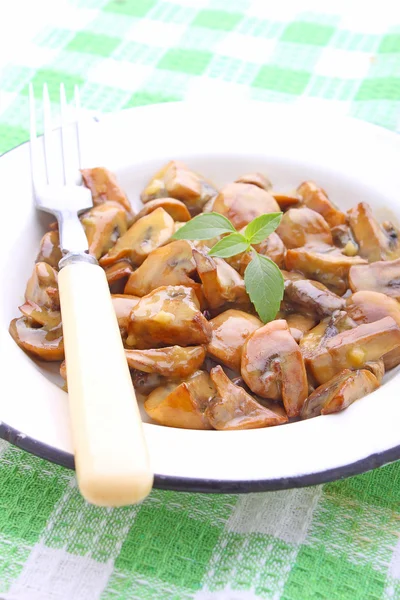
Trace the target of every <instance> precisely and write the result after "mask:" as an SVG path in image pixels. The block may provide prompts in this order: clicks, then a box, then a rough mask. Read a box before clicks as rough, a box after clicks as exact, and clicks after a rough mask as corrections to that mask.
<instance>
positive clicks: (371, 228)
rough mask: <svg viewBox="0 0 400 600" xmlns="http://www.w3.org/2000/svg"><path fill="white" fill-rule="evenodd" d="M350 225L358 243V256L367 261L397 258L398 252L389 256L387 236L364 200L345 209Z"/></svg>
mask: <svg viewBox="0 0 400 600" xmlns="http://www.w3.org/2000/svg"><path fill="white" fill-rule="evenodd" d="M347 214H348V215H349V223H350V227H351V229H352V231H353V234H354V237H355V239H356V242H357V243H358V245H359V249H360V250H359V253H360V256H362V257H363V258H366V259H367V260H368V262H375V261H377V260H385V259H387V258H398V256H399V255H398V253H397V255H395V256H391V257H390V254H391V250H390V246H389V237H388V235H387V234H386V232H385V231H384V230H383V229H382V228H381V226H380V225H379V223H378V221H377V220H376V219H375V217H374V216H373V214H372V210H371V207H370V206H369V204H367V203H366V202H360V203H359V204H357V206H354V207H353V208H351V209H350V210H348V211H347Z"/></svg>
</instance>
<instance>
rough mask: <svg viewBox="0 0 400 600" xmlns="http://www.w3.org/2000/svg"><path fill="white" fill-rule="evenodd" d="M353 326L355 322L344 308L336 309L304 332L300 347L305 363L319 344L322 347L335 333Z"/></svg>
mask: <svg viewBox="0 0 400 600" xmlns="http://www.w3.org/2000/svg"><path fill="white" fill-rule="evenodd" d="M354 327H357V323H356V322H355V321H354V320H353V319H352V318H351V317H350V316H349V315H348V314H347V313H346V312H345V311H344V310H338V311H335V312H334V313H332V315H331V316H330V317H328V318H326V319H324V320H323V321H321V322H320V323H318V325H316V326H315V327H314V328H313V329H311V330H310V331H308V332H307V333H305V334H304V336H303V337H302V339H301V340H300V348H301V352H302V354H303V358H304V359H305V361H306V364H308V359H309V358H311V357H312V356H314V354H315V351H316V349H317V348H318V347H319V346H321V347H323V346H324V345H325V344H326V342H327V341H328V340H329V339H331V338H332V337H335V335H338V334H339V333H342V332H343V331H348V330H349V329H354Z"/></svg>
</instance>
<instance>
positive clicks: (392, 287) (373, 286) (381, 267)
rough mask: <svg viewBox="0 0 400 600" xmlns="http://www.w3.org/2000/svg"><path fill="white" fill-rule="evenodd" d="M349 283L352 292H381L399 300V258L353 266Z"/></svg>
mask: <svg viewBox="0 0 400 600" xmlns="http://www.w3.org/2000/svg"><path fill="white" fill-rule="evenodd" d="M349 283H350V288H351V289H352V291H353V292H358V291H360V290H369V291H371V292H382V293H383V294H386V295H387V296H390V297H391V298H395V299H396V300H399V301H400V258H398V259H397V260H390V261H384V260H383V261H379V262H374V263H372V264H371V265H360V266H358V265H357V266H353V267H351V269H350V272H349Z"/></svg>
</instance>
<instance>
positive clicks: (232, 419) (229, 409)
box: [205, 365, 287, 431]
mask: <svg viewBox="0 0 400 600" xmlns="http://www.w3.org/2000/svg"><path fill="white" fill-rule="evenodd" d="M211 379H212V381H213V383H214V385H215V387H216V388H217V394H218V395H217V396H215V397H214V398H213V399H212V400H211V401H210V403H209V405H208V407H207V408H206V411H205V414H206V416H207V417H208V419H209V421H210V423H211V425H212V426H213V427H214V429H218V430H221V431H227V430H235V429H259V428H261V427H271V426H273V425H281V424H282V423H286V422H287V417H286V418H285V417H284V416H282V415H279V414H278V413H276V412H273V411H272V410H269V409H268V408H265V407H264V406H262V405H261V404H259V403H258V402H257V401H256V400H255V399H254V398H253V397H252V396H250V394H248V393H247V392H246V391H245V390H244V389H243V388H242V387H240V386H238V385H235V384H234V383H232V381H231V380H230V379H229V377H227V376H226V375H225V373H224V371H223V369H222V367H221V366H220V365H218V366H217V367H215V368H214V369H212V370H211Z"/></svg>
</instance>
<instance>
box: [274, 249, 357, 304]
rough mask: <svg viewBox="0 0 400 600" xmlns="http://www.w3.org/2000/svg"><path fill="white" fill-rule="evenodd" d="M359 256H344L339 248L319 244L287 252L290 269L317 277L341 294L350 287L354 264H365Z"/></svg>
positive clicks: (287, 262) (312, 277)
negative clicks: (349, 281) (349, 278)
mask: <svg viewBox="0 0 400 600" xmlns="http://www.w3.org/2000/svg"><path fill="white" fill-rule="evenodd" d="M365 263H366V261H365V260H364V259H363V258H360V257H359V256H344V255H343V254H342V253H341V252H340V250H338V248H332V247H331V246H317V247H315V248H313V247H306V248H293V249H291V250H288V251H287V252H286V268H287V269H288V271H292V270H293V271H300V272H301V273H303V274H304V275H306V276H307V277H308V278H309V279H316V280H317V281H319V282H320V283H323V284H324V285H326V286H327V287H328V288H329V289H330V290H331V291H332V292H335V293H336V294H338V295H339V296H340V295H342V294H344V293H345V291H346V290H347V288H348V276H349V270H350V268H351V267H352V266H353V265H364V264H365Z"/></svg>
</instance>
